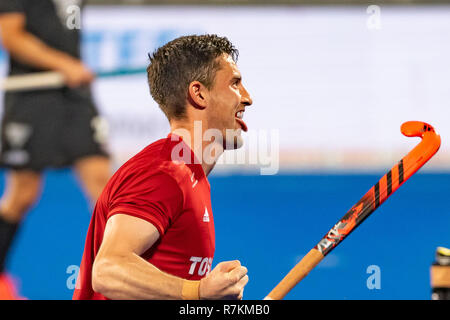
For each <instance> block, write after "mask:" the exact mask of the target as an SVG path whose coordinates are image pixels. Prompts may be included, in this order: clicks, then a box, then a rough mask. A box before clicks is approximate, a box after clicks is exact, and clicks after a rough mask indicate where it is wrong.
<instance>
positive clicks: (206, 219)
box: [203, 207, 209, 222]
mask: <svg viewBox="0 0 450 320" xmlns="http://www.w3.org/2000/svg"><path fill="white" fill-rule="evenodd" d="M203 222H209V213H208V209H206V207H205V214H204V215H203Z"/></svg>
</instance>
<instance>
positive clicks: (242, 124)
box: [234, 117, 248, 132]
mask: <svg viewBox="0 0 450 320" xmlns="http://www.w3.org/2000/svg"><path fill="white" fill-rule="evenodd" d="M234 118H235V119H236V121H237V122H238V123H239V125H240V126H241V128H242V130H243V131H244V132H247V130H248V128H247V125H246V124H245V122H244V120H242V119H240V118H238V117H234Z"/></svg>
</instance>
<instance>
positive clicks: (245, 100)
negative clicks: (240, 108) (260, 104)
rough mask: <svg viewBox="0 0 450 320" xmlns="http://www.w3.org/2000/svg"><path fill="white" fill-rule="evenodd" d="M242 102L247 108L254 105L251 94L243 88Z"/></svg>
mask: <svg viewBox="0 0 450 320" xmlns="http://www.w3.org/2000/svg"><path fill="white" fill-rule="evenodd" d="M241 97H242V98H241V100H242V102H241V103H242V104H243V105H245V106H250V105H252V103H253V100H252V98H251V97H250V94H249V93H248V91H247V90H246V89H245V88H244V87H242V93H241Z"/></svg>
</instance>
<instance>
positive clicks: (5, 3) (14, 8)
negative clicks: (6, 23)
mask: <svg viewBox="0 0 450 320" xmlns="http://www.w3.org/2000/svg"><path fill="white" fill-rule="evenodd" d="M23 2H24V1H23V0H1V1H0V14H2V13H9V12H24V7H25V6H24V3H23Z"/></svg>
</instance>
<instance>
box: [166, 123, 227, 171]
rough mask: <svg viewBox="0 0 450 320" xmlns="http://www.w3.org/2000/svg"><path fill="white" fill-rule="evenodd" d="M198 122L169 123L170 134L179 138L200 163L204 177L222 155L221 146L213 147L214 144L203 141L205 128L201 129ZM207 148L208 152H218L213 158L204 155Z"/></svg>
mask: <svg viewBox="0 0 450 320" xmlns="http://www.w3.org/2000/svg"><path fill="white" fill-rule="evenodd" d="M200 124H201V122H200V121H197V122H196V123H185V122H183V123H171V125H170V127H171V132H172V133H174V134H176V135H177V136H179V137H181V139H182V140H183V142H184V143H186V145H187V146H188V147H189V148H190V149H191V150H192V151H193V152H194V155H195V157H196V158H197V160H199V161H200V164H201V166H202V168H203V172H204V173H205V175H206V176H208V174H209V173H210V172H211V171H212V169H213V168H214V166H215V164H216V161H217V159H218V158H219V157H220V155H221V154H222V153H223V148H222V146H219V145H217V146H213V144H214V143H215V142H210V141H203V135H204V132H205V131H206V130H207V128H203V127H202V126H201V125H200ZM207 147H208V150H212V148H214V149H215V150H219V152H215V154H214V157H211V155H210V153H208V154H205V152H204V151H205V149H206V148H207Z"/></svg>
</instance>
